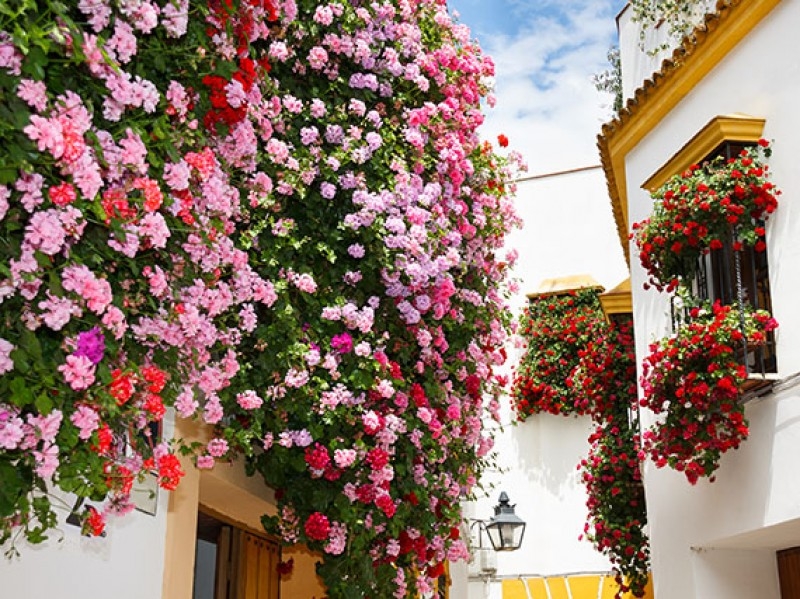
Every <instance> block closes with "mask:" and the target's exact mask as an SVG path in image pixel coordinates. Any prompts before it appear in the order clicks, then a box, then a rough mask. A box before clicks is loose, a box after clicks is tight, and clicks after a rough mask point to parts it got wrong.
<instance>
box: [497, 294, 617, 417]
mask: <svg viewBox="0 0 800 599" xmlns="http://www.w3.org/2000/svg"><path fill="white" fill-rule="evenodd" d="M598 295H599V289H598V288H588V289H579V290H571V291H568V292H565V293H563V294H558V295H555V294H554V295H543V296H539V297H535V298H533V299H531V301H530V304H529V305H528V307H527V308H526V310H525V312H524V314H523V316H522V318H521V323H520V324H521V327H520V335H521V336H522V337H523V338H524V340H525V342H526V344H527V349H526V351H525V354H524V355H523V357H522V359H521V360H520V364H519V366H518V367H517V372H516V374H515V377H514V386H513V391H512V393H513V400H514V406H515V408H516V410H517V417H518V418H519V419H520V420H524V419H525V418H527V417H528V416H530V415H531V414H537V413H540V412H545V413H549V414H562V415H569V414H586V413H588V411H589V410H590V404H589V403H588V402H586V401H584V400H583V399H582V398H581V397H579V396H578V395H576V394H575V393H573V390H572V389H571V388H570V380H571V379H572V376H573V373H574V371H575V369H576V368H577V367H578V365H579V363H580V352H581V351H583V350H584V349H585V348H586V346H587V344H588V342H589V340H590V339H591V338H592V337H593V336H594V335H596V334H597V333H598V331H599V330H604V329H605V326H606V323H605V317H604V316H603V311H602V308H601V306H600V299H599V296H598Z"/></svg>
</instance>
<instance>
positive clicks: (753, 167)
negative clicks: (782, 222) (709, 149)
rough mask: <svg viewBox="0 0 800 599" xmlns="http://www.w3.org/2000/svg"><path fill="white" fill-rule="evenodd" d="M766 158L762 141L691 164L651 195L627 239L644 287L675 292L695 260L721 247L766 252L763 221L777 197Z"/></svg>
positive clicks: (693, 268) (691, 271)
mask: <svg viewBox="0 0 800 599" xmlns="http://www.w3.org/2000/svg"><path fill="white" fill-rule="evenodd" d="M770 153H771V150H770V147H769V142H767V141H766V140H763V139H762V140H760V141H759V142H758V145H757V146H755V147H753V148H747V149H744V150H742V152H741V153H740V154H739V156H737V157H735V158H731V159H728V160H725V159H724V158H722V157H719V158H716V159H714V160H711V161H709V162H705V163H703V164H701V165H693V166H691V167H690V168H689V169H688V170H687V171H686V172H684V173H682V174H680V175H676V176H674V177H672V178H671V179H670V180H669V181H667V182H666V183H665V184H664V185H663V186H662V187H660V188H659V189H658V190H657V191H656V192H654V193H653V196H652V197H653V199H654V201H655V204H654V206H653V213H652V215H651V216H650V217H649V218H647V219H645V220H643V221H641V222H638V223H634V225H633V233H632V235H631V237H632V238H633V240H634V242H635V243H636V246H637V248H638V250H639V260H640V261H641V264H642V267H643V268H644V269H645V270H646V271H647V274H648V284H649V285H652V286H654V287H655V288H656V289H659V290H664V289H666V290H667V291H674V290H675V289H676V288H677V286H678V285H679V284H680V283H681V282H682V281H683V282H685V281H689V280H690V279H691V278H692V276H693V275H694V273H695V272H696V269H697V262H698V258H699V257H700V256H702V255H704V254H707V253H708V252H709V251H712V250H716V249H721V248H722V247H723V245H724V244H725V243H726V242H731V243H732V244H733V249H734V250H739V249H741V248H742V247H743V246H745V245H747V246H752V247H754V249H755V250H756V251H763V250H764V249H765V248H766V245H765V244H764V241H763V237H764V222H765V221H766V220H767V219H768V218H769V215H770V214H772V213H773V212H774V211H775V209H776V208H777V205H778V201H777V196H778V195H780V191H779V190H777V189H776V188H775V185H774V184H773V183H772V182H770V181H769V180H768V177H769V166H768V165H767V164H766V163H765V159H766V158H768V157H769V156H770Z"/></svg>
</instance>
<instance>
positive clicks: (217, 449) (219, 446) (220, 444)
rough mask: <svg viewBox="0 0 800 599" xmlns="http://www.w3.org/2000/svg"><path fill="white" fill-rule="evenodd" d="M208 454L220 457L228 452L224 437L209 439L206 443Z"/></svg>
mask: <svg viewBox="0 0 800 599" xmlns="http://www.w3.org/2000/svg"><path fill="white" fill-rule="evenodd" d="M206 451H208V454H209V455H211V456H213V457H215V458H220V457H222V456H224V455H225V454H226V453H227V452H228V442H227V441H226V440H225V439H211V441H209V442H208V444H207V445H206Z"/></svg>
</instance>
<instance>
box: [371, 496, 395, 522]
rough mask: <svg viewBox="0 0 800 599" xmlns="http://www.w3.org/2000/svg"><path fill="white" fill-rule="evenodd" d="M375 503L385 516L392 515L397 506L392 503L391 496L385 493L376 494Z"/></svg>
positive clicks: (389, 516)
mask: <svg viewBox="0 0 800 599" xmlns="http://www.w3.org/2000/svg"><path fill="white" fill-rule="evenodd" d="M375 505H376V506H378V509H379V510H381V511H382V512H383V513H384V514H385V515H386V517H387V518H391V517H392V516H394V514H395V512H396V511H397V506H396V505H395V504H394V501H392V498H391V496H389V495H386V494H382V495H378V497H377V498H376V499H375Z"/></svg>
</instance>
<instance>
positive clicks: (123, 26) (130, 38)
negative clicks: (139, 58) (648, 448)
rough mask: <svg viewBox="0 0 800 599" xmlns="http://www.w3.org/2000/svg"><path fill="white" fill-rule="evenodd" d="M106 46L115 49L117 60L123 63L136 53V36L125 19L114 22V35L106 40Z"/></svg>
mask: <svg viewBox="0 0 800 599" xmlns="http://www.w3.org/2000/svg"><path fill="white" fill-rule="evenodd" d="M106 48H110V49H111V50H114V51H115V52H116V54H117V60H118V61H119V62H121V63H123V64H125V63H127V62H129V61H130V59H131V58H132V57H133V56H135V55H136V36H135V35H134V34H133V29H132V28H131V26H130V25H128V24H127V23H126V22H125V21H120V20H117V21H116V22H115V23H114V35H112V36H111V38H110V39H109V40H108V41H107V42H106Z"/></svg>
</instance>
